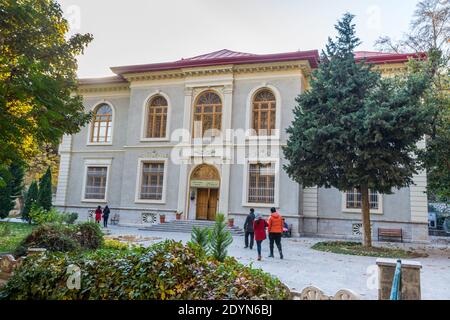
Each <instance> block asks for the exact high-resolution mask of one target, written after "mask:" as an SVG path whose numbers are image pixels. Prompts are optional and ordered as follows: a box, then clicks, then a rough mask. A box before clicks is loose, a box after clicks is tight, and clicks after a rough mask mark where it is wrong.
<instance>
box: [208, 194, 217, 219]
mask: <svg viewBox="0 0 450 320" xmlns="http://www.w3.org/2000/svg"><path fill="white" fill-rule="evenodd" d="M218 197H219V190H218V189H209V200H208V220H210V221H214V220H216V211H217V200H218V199H217V198H218Z"/></svg>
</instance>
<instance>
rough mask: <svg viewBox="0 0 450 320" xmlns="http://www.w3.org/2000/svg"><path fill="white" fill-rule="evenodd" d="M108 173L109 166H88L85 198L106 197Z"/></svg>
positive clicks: (100, 198) (102, 198)
mask: <svg viewBox="0 0 450 320" xmlns="http://www.w3.org/2000/svg"><path fill="white" fill-rule="evenodd" d="M107 173H108V168H107V167H87V176H86V189H85V192H84V198H85V199H93V200H104V199H105V196H106V178H107Z"/></svg>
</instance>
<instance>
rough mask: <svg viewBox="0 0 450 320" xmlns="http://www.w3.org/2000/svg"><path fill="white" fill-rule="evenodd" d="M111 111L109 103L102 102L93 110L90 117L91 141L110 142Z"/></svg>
mask: <svg viewBox="0 0 450 320" xmlns="http://www.w3.org/2000/svg"><path fill="white" fill-rule="evenodd" d="M112 115H113V111H112V108H111V106H110V105H108V104H106V103H102V104H101V105H99V106H98V107H97V108H95V110H94V116H93V119H92V127H91V137H90V142H92V143H109V142H111V133H112Z"/></svg>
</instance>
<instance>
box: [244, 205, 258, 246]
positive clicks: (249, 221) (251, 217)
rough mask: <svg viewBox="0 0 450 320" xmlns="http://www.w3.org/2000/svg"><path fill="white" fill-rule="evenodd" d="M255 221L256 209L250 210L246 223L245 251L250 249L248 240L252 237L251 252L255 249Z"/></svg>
mask: <svg viewBox="0 0 450 320" xmlns="http://www.w3.org/2000/svg"><path fill="white" fill-rule="evenodd" d="M254 221H255V209H253V208H252V209H250V213H249V214H248V216H247V219H245V223H244V231H245V249H247V248H248V245H249V241H248V238H249V237H250V250H252V249H253V244H254V239H255V237H254V236H255V233H254V230H253V222H254Z"/></svg>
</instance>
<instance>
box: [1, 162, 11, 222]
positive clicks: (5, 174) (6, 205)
mask: <svg viewBox="0 0 450 320" xmlns="http://www.w3.org/2000/svg"><path fill="white" fill-rule="evenodd" d="M0 177H1V179H2V181H3V183H2V185H1V186H0V219H3V218H6V217H7V216H8V215H9V212H10V211H11V210H12V209H14V204H15V203H14V200H13V196H12V183H11V181H12V176H11V172H10V170H9V168H8V167H6V166H0Z"/></svg>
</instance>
